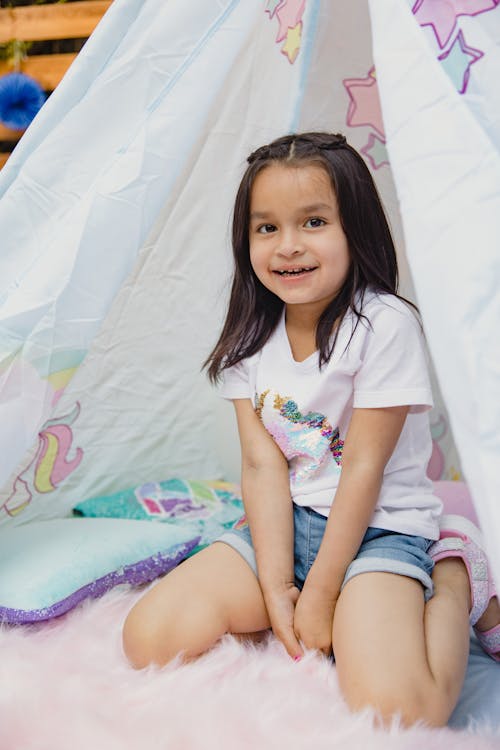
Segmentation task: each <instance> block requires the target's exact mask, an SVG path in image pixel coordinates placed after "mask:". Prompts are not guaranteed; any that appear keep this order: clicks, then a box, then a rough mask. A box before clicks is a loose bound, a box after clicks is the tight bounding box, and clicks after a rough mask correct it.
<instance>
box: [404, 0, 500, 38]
mask: <svg viewBox="0 0 500 750" xmlns="http://www.w3.org/2000/svg"><path fill="white" fill-rule="evenodd" d="M499 4H500V0H417V2H416V3H415V4H414V6H413V8H412V13H413V14H414V16H415V18H416V19H417V21H418V23H419V25H420V26H432V29H433V31H434V34H435V36H436V39H437V41H438V44H439V46H440V47H441V49H444V48H445V47H446V45H447V44H448V42H449V41H450V39H451V37H452V35H453V32H454V31H455V28H456V26H457V18H458V16H478V15H479V14H480V13H487V12H488V11H489V10H494V9H495V8H496V7H497V5H499Z"/></svg>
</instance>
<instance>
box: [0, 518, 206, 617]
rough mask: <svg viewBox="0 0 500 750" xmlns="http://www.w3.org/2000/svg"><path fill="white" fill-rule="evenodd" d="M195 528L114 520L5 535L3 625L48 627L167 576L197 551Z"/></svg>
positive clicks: (30, 526) (47, 525)
mask: <svg viewBox="0 0 500 750" xmlns="http://www.w3.org/2000/svg"><path fill="white" fill-rule="evenodd" d="M199 541H200V537H199V535H198V534H197V531H196V529H195V528H193V527H192V526H190V525H189V524H185V525H181V526H173V525H171V526H164V525H159V524H150V523H145V522H144V521H126V520H122V519H112V518H62V519H56V520H50V521H38V522H36V521H33V522H30V523H26V524H23V525H21V526H17V527H15V528H9V527H8V528H3V529H2V530H1V531H0V570H1V571H2V575H1V576H0V623H1V622H7V623H12V624H16V625H17V624H22V623H31V622H39V621H41V620H49V619H51V618H53V617H57V616H58V615H62V614H64V613H65V612H67V611H68V610H70V609H72V608H73V607H75V606H76V605H77V604H78V603H79V602H81V601H82V600H83V599H87V598H89V597H90V598H95V597H98V596H101V595H102V594H104V593H105V592H106V591H108V590H109V589H111V588H113V587H114V586H117V585H118V584H121V583H130V584H140V583H146V582H148V581H152V580H153V579H154V578H156V577H158V576H160V575H163V574H164V573H167V572H168V571H169V570H171V568H173V567H174V566H175V565H177V564H178V563H179V562H181V561H182V560H183V559H184V558H185V557H187V555H188V554H189V553H190V552H192V551H193V549H195V548H196V547H197V545H198V542H199Z"/></svg>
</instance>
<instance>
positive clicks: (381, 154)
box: [360, 133, 389, 169]
mask: <svg viewBox="0 0 500 750" xmlns="http://www.w3.org/2000/svg"><path fill="white" fill-rule="evenodd" d="M360 151H361V153H362V154H364V155H365V156H366V158H367V159H368V160H369V162H370V164H371V166H372V169H380V167H383V166H384V164H387V165H388V164H389V156H388V154H387V149H386V147H385V141H383V140H381V139H380V138H379V137H378V136H376V135H375V133H370V135H369V136H368V143H367V144H366V146H363V148H361V149H360Z"/></svg>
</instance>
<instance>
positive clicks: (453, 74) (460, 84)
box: [438, 31, 483, 94]
mask: <svg viewBox="0 0 500 750" xmlns="http://www.w3.org/2000/svg"><path fill="white" fill-rule="evenodd" d="M482 57H483V52H481V51H480V50H478V49H474V48H473V47H468V46H467V45H466V43H465V38H464V35H463V32H462V31H459V32H458V35H457V38H456V39H455V41H454V42H453V44H452V46H451V47H450V49H449V50H448V51H447V52H445V53H444V54H442V55H441V56H440V57H438V60H439V62H440V63H441V64H442V66H443V68H444V69H445V71H446V73H447V74H448V76H449V77H450V78H451V80H452V81H453V84H454V86H455V88H456V89H457V91H458V93H459V94H464V93H465V91H466V90H467V85H468V83H469V78H470V68H471V65H474V63H475V62H477V61H478V60H480V59H481V58H482Z"/></svg>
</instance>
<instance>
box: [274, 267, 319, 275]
mask: <svg viewBox="0 0 500 750" xmlns="http://www.w3.org/2000/svg"><path fill="white" fill-rule="evenodd" d="M306 271H312V268H297V269H296V270H295V271H278V273H279V274H280V276H294V275H296V274H298V273H305V272H306Z"/></svg>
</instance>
